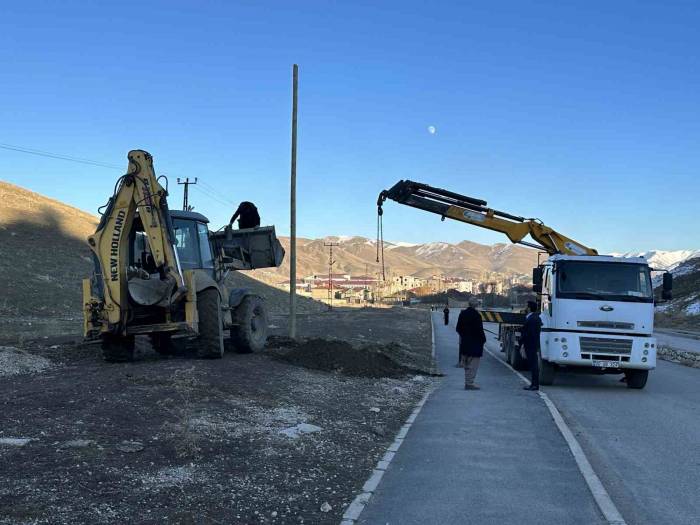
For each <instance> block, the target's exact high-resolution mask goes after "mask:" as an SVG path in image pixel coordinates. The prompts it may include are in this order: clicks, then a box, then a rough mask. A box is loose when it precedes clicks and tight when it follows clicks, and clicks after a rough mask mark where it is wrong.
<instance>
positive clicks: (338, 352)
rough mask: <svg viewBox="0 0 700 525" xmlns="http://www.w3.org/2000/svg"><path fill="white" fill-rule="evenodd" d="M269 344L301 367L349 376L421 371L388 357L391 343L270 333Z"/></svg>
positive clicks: (278, 356) (279, 355) (396, 375)
mask: <svg viewBox="0 0 700 525" xmlns="http://www.w3.org/2000/svg"><path fill="white" fill-rule="evenodd" d="M268 346H269V347H271V349H272V351H273V355H274V356H275V358H276V359H279V360H282V361H285V362H287V363H290V364H293V365H296V366H301V367H304V368H311V369H314V370H323V371H326V372H337V373H340V374H344V375H348V376H354V377H377V378H379V377H393V378H399V377H405V376H406V375H409V374H415V373H418V372H420V371H418V370H415V369H412V368H409V367H406V366H404V365H402V364H400V363H397V362H396V361H394V360H393V359H392V358H391V357H390V355H391V353H393V352H394V351H395V348H393V347H394V346H395V345H394V344H393V343H389V344H388V345H382V344H374V345H364V346H361V347H353V346H352V345H351V344H350V343H348V342H347V341H341V340H335V339H321V338H313V339H303V340H299V341H293V340H291V339H287V338H281V337H273V338H271V339H270V341H268Z"/></svg>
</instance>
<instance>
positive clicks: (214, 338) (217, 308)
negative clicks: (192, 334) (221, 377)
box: [195, 288, 224, 358]
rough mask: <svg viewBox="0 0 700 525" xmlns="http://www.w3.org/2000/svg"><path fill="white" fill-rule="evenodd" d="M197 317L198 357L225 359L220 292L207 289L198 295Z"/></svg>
mask: <svg viewBox="0 0 700 525" xmlns="http://www.w3.org/2000/svg"><path fill="white" fill-rule="evenodd" d="M197 316H198V317H199V324H198V327H199V336H198V337H197V339H196V340H195V348H196V350H197V357H207V358H221V357H223V356H224V330H223V322H222V316H221V298H220V297H219V292H218V290H215V289H213V288H207V289H206V290H202V291H201V292H199V293H198V294H197Z"/></svg>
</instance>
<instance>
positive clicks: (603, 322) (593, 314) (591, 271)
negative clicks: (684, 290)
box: [377, 180, 673, 389]
mask: <svg viewBox="0 0 700 525" xmlns="http://www.w3.org/2000/svg"><path fill="white" fill-rule="evenodd" d="M387 199H389V200H393V201H395V202H398V203H399V204H403V205H406V206H410V207H413V208H417V209H420V210H424V211H427V212H430V213H434V214H437V215H439V216H440V217H441V219H442V220H445V219H446V218H449V219H453V220H456V221H460V222H464V223H467V224H471V225H474V226H478V227H481V228H486V229H489V230H493V231H497V232H500V233H503V234H505V235H506V236H507V237H508V239H510V241H511V242H513V243H518V244H521V245H525V246H528V247H531V248H535V249H537V250H539V251H541V252H544V254H545V255H547V256H548V257H547V258H546V260H545V261H544V262H542V263H540V264H538V266H537V267H536V268H534V269H533V276H532V280H533V291H534V292H535V293H536V294H537V297H538V301H537V303H538V307H539V310H540V317H541V319H542V333H541V338H540V343H541V344H540V347H541V349H540V352H539V354H538V361H539V367H540V383H541V384H544V385H551V384H552V383H553V382H554V379H555V376H556V374H557V372H559V371H566V370H568V371H583V372H593V373H602V374H624V376H625V379H626V383H627V386H628V387H630V388H637V389H639V388H644V386H645V385H646V383H647V379H648V376H649V371H650V370H653V369H654V368H655V367H656V349H657V345H656V338H655V337H654V335H653V333H654V301H655V299H654V290H653V286H652V279H651V272H652V271H654V270H653V269H652V268H650V267H649V264H648V263H647V261H646V260H645V259H643V258H641V257H639V258H626V257H625V258H623V257H613V256H609V255H600V254H598V252H597V250H595V249H593V248H590V247H587V246H585V245H584V244H582V243H580V242H578V241H575V240H573V239H571V238H569V237H566V236H565V235H562V234H561V233H559V232H557V231H555V230H554V229H552V228H550V227H548V226H546V225H545V224H544V223H543V222H542V221H540V220H538V219H533V218H525V217H520V216H517V215H512V214H510V213H507V212H503V211H498V210H494V209H492V208H489V207H488V205H487V202H486V201H484V200H481V199H475V198H473V197H468V196H465V195H460V194H459V193H455V192H452V191H448V190H444V189H441V188H436V187H433V186H429V185H427V184H422V183H419V182H413V181H410V180H401V181H399V182H398V183H396V184H395V185H394V186H392V187H391V188H390V189H388V190H384V191H382V192H381V193H380V194H379V198H378V200H377V207H378V215H379V217H380V219H381V216H382V214H383V208H382V205H383V204H384V203H385V202H386V200H387ZM528 235H529V237H530V239H531V241H530V240H525V239H526V238H527V237H528ZM672 286H673V282H672V276H671V274H670V273H664V274H663V285H662V297H661V299H662V300H669V299H671V290H672ZM482 318H484V320H485V321H491V322H494V321H495V322H498V323H499V340H500V341H501V346H502V350H503V351H504V352H505V355H506V360H507V361H508V363H509V364H510V365H511V366H513V367H514V368H516V369H524V368H526V367H527V364H526V362H525V360H524V359H523V357H522V356H521V354H520V352H519V349H518V348H519V332H520V328H521V326H522V322H523V321H524V315H523V314H514V313H511V312H482Z"/></svg>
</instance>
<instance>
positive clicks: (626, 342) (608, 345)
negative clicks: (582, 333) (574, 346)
mask: <svg viewBox="0 0 700 525" xmlns="http://www.w3.org/2000/svg"><path fill="white" fill-rule="evenodd" d="M580 342H581V352H587V353H606V354H625V355H629V354H630V353H631V352H632V340H631V339H605V338H602V337H582V338H581V339H580Z"/></svg>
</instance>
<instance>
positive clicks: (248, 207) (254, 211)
mask: <svg viewBox="0 0 700 525" xmlns="http://www.w3.org/2000/svg"><path fill="white" fill-rule="evenodd" d="M236 219H238V227H239V228H240V229H242V230H243V229H245V228H257V227H258V226H260V215H259V214H258V208H257V207H256V206H255V204H253V203H252V202H248V201H243V202H241V203H240V204H239V205H238V209H237V210H236V212H235V213H234V214H233V216H232V217H231V220H230V221H229V223H228V224H229V226H231V225H232V224H233V221H235V220H236Z"/></svg>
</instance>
